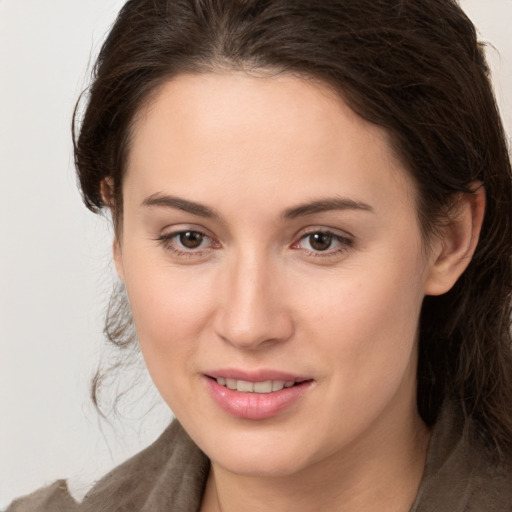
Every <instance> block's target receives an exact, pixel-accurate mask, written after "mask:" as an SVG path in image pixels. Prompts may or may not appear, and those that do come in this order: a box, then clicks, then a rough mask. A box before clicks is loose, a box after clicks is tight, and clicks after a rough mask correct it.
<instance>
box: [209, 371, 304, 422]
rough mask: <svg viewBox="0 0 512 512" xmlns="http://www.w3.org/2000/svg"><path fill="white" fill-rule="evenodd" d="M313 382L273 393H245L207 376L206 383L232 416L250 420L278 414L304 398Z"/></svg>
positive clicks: (216, 400) (220, 404) (218, 402)
mask: <svg viewBox="0 0 512 512" xmlns="http://www.w3.org/2000/svg"><path fill="white" fill-rule="evenodd" d="M311 384H312V381H310V380H308V381H305V382H301V383H300V384H295V385H294V386H292V387H291V388H283V389H281V390H280V391H273V392H272V393H243V392H240V391H236V390H233V389H229V388H227V387H226V386H222V385H220V384H218V383H217V381H216V380H215V379H212V378H210V377H206V385H207V387H208V390H209V392H210V394H211V396H212V397H213V399H214V400H215V402H217V404H218V405H219V406H220V407H221V408H222V409H224V411H226V412H227V413H229V414H230V415H231V416H235V417H236V418H244V419H248V420H263V419H265V418H271V417H272V416H277V415H278V414H280V413H281V412H283V411H285V410H286V409H288V408H289V407H290V406H292V405H293V404H294V403H295V402H297V401H298V400H299V399H300V398H302V396H303V395H304V394H305V393H306V391H307V390H308V389H309V388H310V387H311Z"/></svg>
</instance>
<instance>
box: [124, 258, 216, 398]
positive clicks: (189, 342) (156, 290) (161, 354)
mask: <svg viewBox="0 0 512 512" xmlns="http://www.w3.org/2000/svg"><path fill="white" fill-rule="evenodd" d="M128 262H129V263H128V264H126V263H127V262H126V260H125V265H124V268H125V278H126V279H125V283H126V289H127V294H128V297H129V300H130V306H131V308H132V313H133V317H134V321H135V326H136V330H137V336H138V339H139V343H140V347H141V350H142V354H143V356H144V359H145V362H146V365H147V367H148V370H149V372H150V374H151V377H152V379H153V381H154V382H155V385H156V387H157V388H158V390H159V391H160V392H161V393H162V395H163V396H164V399H165V400H166V401H169V397H168V396H166V395H167V394H169V393H172V391H173V389H175V388H176V387H178V388H182V386H179V379H180V375H182V374H183V372H184V371H188V370H189V369H190V365H191V364H192V361H193V355H194V354H195V353H196V352H197V350H198V347H199V345H200V343H201V340H202V336H203V333H204V332H205V327H206V326H207V325H208V323H209V322H210V320H211V311H212V286H211V284H210V282H209V281H210V279H208V278H203V279H201V278H198V277H197V276H196V277H195V278H194V279H193V280H191V279H190V275H191V273H192V274H194V270H193V269H192V270H191V269H190V268H188V269H176V268H173V267H169V266H167V265H166V264H165V263H164V264H162V263H161V262H154V264H151V263H150V262H148V261H147V258H137V257H136V256H135V257H133V258H130V259H129V260H128Z"/></svg>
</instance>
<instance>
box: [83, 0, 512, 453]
mask: <svg viewBox="0 0 512 512" xmlns="http://www.w3.org/2000/svg"><path fill="white" fill-rule="evenodd" d="M219 69H223V70H226V69H227V70H249V71H250V70H261V69H263V70H264V69H269V70H272V71H273V72H283V73H292V74H296V75H297V76H304V77H312V78H315V79H318V80H320V81H323V82H324V83H326V84H328V85H329V86H330V87H332V88H334V90H336V91H337V92H338V93H339V95H340V96H341V97H342V98H343V99H344V100H345V101H346V102H347V104H348V105H349V106H350V107H351V108H352V109H353V110H354V111H355V112H356V113H357V114H359V115H360V116H361V117H363V118H364V119H366V120H368V121H370V122H371V123H374V124H376V125H379V126H381V127H383V128H384V129H385V130H386V132H387V133H388V135H389V138H390V140H391V143H392V145H393V147H394V149H395V151H396V152H397V154H398V155H399V156H400V157H401V159H402V161H403V162H404V164H405V166H406V168H407V169H408V171H409V172H410V175H411V176H412V179H413V180H414V182H415V184H416V186H417V190H418V195H419V200H418V206H417V208H418V215H419V219H420V224H421V228H422V232H423V236H424V239H425V241H427V242H428V240H429V239H430V237H431V236H435V233H436V228H437V227H438V226H439V225H440V224H441V223H442V222H443V219H446V216H447V215H449V210H450V206H451V205H453V202H454V198H455V197H456V196H457V195H460V194H461V193H462V194H470V193H472V191H471V184H472V183H474V182H475V181H480V182H482V183H483V184H484V186H485V189H486V198H487V205H486V213H485V219H484V224H483V228H482V232H481V236H480V240H479V243H478V246H477V248H476V252H475V254H474V257H473V259H472V261H471V263H470V264H469V266H468V268H467V270H466V271H465V272H464V274H463V275H462V276H461V277H460V279H459V280H458V281H457V283H456V284H455V286H454V287H453V288H452V289H451V290H450V291H449V292H448V293H446V294H444V295H443V296H439V297H426V298H425V301H424V304H423V308H422V312H421V318H420V341H419V363H418V378H417V382H418V392H417V397H418V409H419V412H420V415H421V417H422V418H423V420H424V421H425V422H426V423H427V424H429V425H431V424H433V423H434V422H435V421H436V418H437V415H438V412H439V409H440V405H441V403H442V402H443V400H444V399H445V398H447V397H449V398H451V399H453V400H455V401H457V402H458V403H459V404H460V406H461V407H462V409H463V411H464V414H465V415H466V417H468V418H469V417H471V418H472V419H474V421H473V422H471V423H472V424H475V425H476V433H477V434H478V435H479V436H480V437H481V439H482V440H483V441H484V442H485V444H486V446H488V447H489V448H490V449H491V450H492V451H493V452H494V453H496V454H503V453H507V452H508V451H509V450H510V449H511V447H512V355H511V338H510V305H511V286H512V273H511V271H512V266H511V255H512V241H511V234H512V195H511V193H512V185H511V183H512V178H511V166H510V156H509V153H508V148H507V143H506V138H505V134H504V130H503V127H502V123H501V120H500V116H499V113H498V110H497V107H496V102H495V98H494V95H493V91H492V87H491V84H490V80H489V69H488V66H487V64H486V61H485V57H484V51H483V47H482V45H481V44H480V43H479V42H478V40H477V35H476V31H475V27H474V26H473V24H472V23H471V21H470V20H469V19H468V18H467V16H466V15H465V14H464V12H463V11H462V10H461V8H460V7H459V5H458V4H457V2H456V1H455V0H324V1H322V2H318V1H314V0H129V1H128V2H127V3H126V4H125V5H124V7H123V8H122V10H121V11H120V13H119V16H118V18H117V21H116V22H115V24H114V26H113V27H112V29H111V31H110V33H109V35H108V37H107V39H106V41H105V43H104V45H103V47H102V49H101V51H100V54H99V57H98V59H97V62H96V65H95V68H94V76H93V81H92V85H91V87H90V89H89V90H88V91H87V92H86V94H85V95H84V96H83V97H82V101H81V103H79V104H80V105H83V104H84V103H85V109H84V112H83V115H81V116H80V118H81V119H80V120H78V119H76V118H77V117H78V115H77V114H76V113H77V112H78V111H79V110H80V109H77V110H75V120H74V127H75V130H74V143H75V146H74V148H75V163H76V169H77V172H78V178H79V181H80V187H81V190H82V194H83V199H84V202H85V204H86V205H87V207H88V208H90V209H91V210H93V211H95V212H98V211H100V210H101V209H102V208H103V207H105V206H106V205H105V204H104V201H103V198H102V194H101V185H102V183H105V181H104V180H105V178H109V181H108V182H109V183H110V184H111V193H112V203H111V204H110V205H109V206H111V208H112V211H113V216H114V224H115V228H116V233H117V235H118V236H119V233H120V229H121V221H122V213H123V210H122V204H123V203H122V188H121V185H122V181H123V172H124V168H125V162H126V159H127V156H128V154H129V150H130V133H131V126H132V123H133V120H134V117H135V116H136V114H137V112H138V111H139V110H140V109H141V107H142V106H143V105H144V104H145V102H147V101H148V99H149V97H150V96H151V94H152V93H153V92H154V91H156V90H157V89H158V87H159V86H160V85H161V84H162V83H163V82H165V81H167V80H169V79H171V78H172V77H174V76H176V75H178V74H180V73H185V72H193V73H206V72H212V71H216V70H219ZM113 304H114V306H113V307H112V308H111V313H112V314H110V315H109V316H108V318H107V333H108V338H109V339H110V341H112V342H113V343H116V344H119V345H120V346H128V345H130V343H134V342H135V341H134V336H128V337H127V333H129V332H131V331H130V329H131V327H130V326H131V318H130V315H126V310H125V309H123V308H122V307H121V308H120V307H119V306H118V305H117V306H116V302H115V301H114V303H113ZM119 312H121V313H119ZM119 315H121V316H119ZM95 392H96V390H95Z"/></svg>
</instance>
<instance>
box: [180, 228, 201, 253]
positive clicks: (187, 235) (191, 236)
mask: <svg viewBox="0 0 512 512" xmlns="http://www.w3.org/2000/svg"><path fill="white" fill-rule="evenodd" d="M204 238H205V235H204V234H203V233H199V231H184V232H183V233H180V234H179V235H178V239H179V243H180V245H182V246H183V247H185V248H186V249H197V248H198V247H200V246H201V244H202V243H203V241H204Z"/></svg>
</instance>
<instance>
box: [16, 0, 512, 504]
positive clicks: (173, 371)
mask: <svg viewBox="0 0 512 512" xmlns="http://www.w3.org/2000/svg"><path fill="white" fill-rule="evenodd" d="M75 157H76V166H77V170H78V175H79V179H80V184H81V188H82V192H83V196H84V200H85V203H86V205H87V206H88V207H89V208H90V209H92V210H93V211H99V210H101V209H102V208H108V209H110V212H111V213H112V217H113V221H114V227H115V241H114V260H115V262H116V267H117V270H118V273H119V275H120V278H121V280H122V282H123V283H124V286H125V288H126V296H127V298H128V300H129V303H130V307H131V312H132V314H133V320H134V325H135V328H136V331H137V338H138V342H139V344H140V347H141V351H142V354H143V356H144V359H145V362H146V365H147V367H148V370H149V373H150V374H151V376H152V379H153V381H154V383H155V385H156V387H157V389H158V390H159V392H160V394H161V395H162V397H163V398H164V400H165V401H166V402H167V403H168V405H169V406H170V408H171V409H172V411H173V412H174V414H175V415H176V418H177V420H178V421H177V422H175V423H173V424H172V425H171V426H170V427H169V429H168V430H167V431H166V432H165V433H164V434H163V435H162V437H161V438H160V439H159V440H157V441H156V443H155V444H154V445H152V446H151V447H150V448H148V449H147V450H145V451H143V452H142V453H140V454H139V455H137V456H135V457H134V458H133V459H131V460H129V461H128V462H127V463H125V464H123V465H122V466H120V467H119V468H117V469H115V470H114V471H113V472H112V473H111V474H110V475H108V476H107V477H105V479H103V480H102V481H100V482H99V483H98V484H97V485H96V486H95V487H94V488H93V489H92V490H91V492H90V493H89V494H88V495H87V496H86V498H85V500H84V501H83V503H82V504H80V505H76V504H74V503H73V502H72V500H71V498H70V497H69V496H68V495H67V494H66V492H65V488H63V486H62V483H61V482H57V483H56V484H55V485H54V486H52V487H51V488H48V489H45V490H43V491H40V492H39V493H36V494H35V495H33V496H32V497H29V498H27V499H26V501H20V502H18V503H17V504H14V505H13V506H12V508H11V509H10V510H13V511H14V510H75V509H76V510H80V511H83V510H87V511H93V510H94V511H98V510H101V511H114V510H116V511H117V510H134V511H141V510H143V511H146V510H147V511H149V510H151V511H153V510H179V511H181V510H183V511H185V510H187V511H188V510H201V511H209V512H216V511H224V512H226V511H240V510H244V511H252V510H276V511H285V510H295V511H310V510H322V511H337V510H343V511H345V512H347V511H349V512H350V511H366V510H379V511H394V512H395V511H402V510H403V511H409V510H413V511H427V510H436V511H443V510H446V511H453V510H475V511H476V510H479V511H481V510H486V511H504V510H510V508H511V504H512V501H511V499H512V496H511V483H512V482H511V474H510V464H511V460H510V448H511V444H512V407H511V405H510V396H511V395H512V362H511V349H510V332H509V315H510V288H511V282H512V280H511V266H510V258H511V243H510V239H509V238H510V228H511V204H512V203H511V172H510V171H511V170H510V160H509V156H508V153H507V147H506V143H505V138H504V134H503V130H502V127H501V122H500V119H499V116H498V113H497V110H496V106H495V102H494V98H493V95H492V92H491V88H490V85H489V81H488V78H487V67H486V64H485V60H484V58H483V55H482V52H481V49H480V47H479V46H478V43H477V41H476V37H475V31H474V27H473V25H472V24H471V23H470V21H469V20H468V19H467V18H466V17H465V15H464V14H463V13H462V11H461V10H460V9H459V7H458V6H457V5H456V4H455V3H454V2H452V1H450V0H415V1H404V0H400V1H399V0H396V1H386V2H375V1H374V0H372V1H370V0H358V1H357V2H355V1H349V0H339V1H334V0H333V1H327V2H322V3H318V2H312V1H310V0H308V1H306V0H299V1H296V0H295V1H291V0H280V1H279V0H275V1H273V0H268V1H261V0H259V1H252V0H251V1H249V0H246V1H234V0H233V1H213V0H189V1H180V2H178V1H171V0H155V1H152V2H148V1H143V0H131V1H129V2H127V4H126V5H125V7H124V8H123V10H122V11H121V13H120V15H119V17H118V20H117V22H116V24H115V25H114V27H113V29H112V31H111V33H110V35H109V37H108V39H107V41H106V43H105V45H104V46H103V49H102V51H101V53H100V56H99V59H98V63H97V68H96V76H95V80H94V83H93V85H92V87H91V90H90V96H89V97H88V99H87V108H86V110H85V114H84V116H83V119H82V120H81V124H80V127H79V130H78V132H77V133H76V137H75ZM117 300H118V301H120V302H119V304H118V306H117V307H115V308H113V312H114V316H113V317H111V318H110V321H109V325H110V327H113V328H112V329H111V330H110V333H111V338H112V339H113V341H114V342H117V343H119V344H125V343H128V341H127V333H129V328H130V321H131V317H130V318H129V319H128V322H125V324H124V325H123V318H122V317H120V315H121V314H122V311H123V306H122V305H123V301H124V300H126V299H125V295H124V294H121V295H119V296H118V297H117ZM116 312H117V315H118V316H115V314H116ZM178 422H179V423H178Z"/></svg>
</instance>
